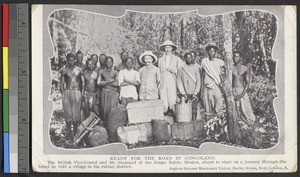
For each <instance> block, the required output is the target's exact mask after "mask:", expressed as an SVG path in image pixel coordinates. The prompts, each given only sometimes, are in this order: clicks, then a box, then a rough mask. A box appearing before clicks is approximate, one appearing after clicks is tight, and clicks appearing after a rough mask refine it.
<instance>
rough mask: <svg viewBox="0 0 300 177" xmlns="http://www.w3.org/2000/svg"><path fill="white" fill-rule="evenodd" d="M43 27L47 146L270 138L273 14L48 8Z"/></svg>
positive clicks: (273, 132) (273, 135)
mask: <svg viewBox="0 0 300 177" xmlns="http://www.w3.org/2000/svg"><path fill="white" fill-rule="evenodd" d="M48 25H49V33H50V36H51V39H52V42H53V47H54V52H55V55H54V56H53V57H52V58H51V59H50V63H51V72H52V75H51V79H52V87H51V92H50V98H51V100H53V102H54V104H55V106H56V107H55V108H54V110H53V114H52V117H51V123H50V130H49V133H50V138H51V142H52V143H53V144H54V145H55V146H58V147H64V148H88V147H95V146H101V145H104V144H107V143H114V142H122V143H125V144H127V145H129V147H130V148H137V147H144V146H158V145H183V146H191V147H195V148H199V146H200V145H201V144H202V143H205V142H217V143H223V144H229V145H232V146H242V147H246V148H254V149H265V148H270V147H272V146H274V145H275V144H276V143H277V142H278V122H277V117H276V114H275V111H274V107H273V100H274V98H276V97H277V91H276V78H275V72H276V61H274V59H273V58H272V49H273V45H274V42H275V39H276V34H277V19H276V16H275V15H273V14H272V13H269V12H266V11H259V10H244V11H236V12H231V13H226V14H220V15H213V16H201V15H199V14H197V12H196V11H189V12H181V13H149V12H138V11H127V13H126V14H125V15H124V16H122V17H120V18H113V17H108V16H104V15H97V14H92V13H89V12H83V11H78V10H57V11H55V12H53V13H52V14H51V15H50V17H49V18H48Z"/></svg>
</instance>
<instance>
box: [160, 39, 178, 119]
mask: <svg viewBox="0 0 300 177" xmlns="http://www.w3.org/2000/svg"><path fill="white" fill-rule="evenodd" d="M159 49H160V50H162V51H164V55H163V56H162V57H161V58H159V60H158V68H159V70H160V75H161V85H160V98H161V99H162V100H163V102H164V112H165V113H166V114H168V115H172V116H173V115H174V113H175V103H176V96H177V86H176V80H177V72H178V70H179V69H180V68H181V67H182V66H183V65H184V62H183V61H182V60H181V59H180V58H179V57H177V56H175V55H173V54H172V51H175V50H176V49H177V46H176V45H174V44H173V42H172V41H170V40H166V41H165V42H164V43H163V44H162V45H161V46H160V47H159Z"/></svg>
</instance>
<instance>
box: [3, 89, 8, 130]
mask: <svg viewBox="0 0 300 177" xmlns="http://www.w3.org/2000/svg"><path fill="white" fill-rule="evenodd" d="M8 93H9V92H8V89H4V90H3V132H8V131H9V123H8V122H9V109H8V105H9V101H8V100H9V95H8Z"/></svg>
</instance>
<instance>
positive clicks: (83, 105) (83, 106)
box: [81, 99, 85, 108]
mask: <svg viewBox="0 0 300 177" xmlns="http://www.w3.org/2000/svg"><path fill="white" fill-rule="evenodd" d="M81 107H82V108H85V102H84V99H82V102H81Z"/></svg>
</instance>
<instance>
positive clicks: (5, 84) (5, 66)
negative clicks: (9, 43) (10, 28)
mask: <svg viewBox="0 0 300 177" xmlns="http://www.w3.org/2000/svg"><path fill="white" fill-rule="evenodd" d="M3 89H8V47H3Z"/></svg>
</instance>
